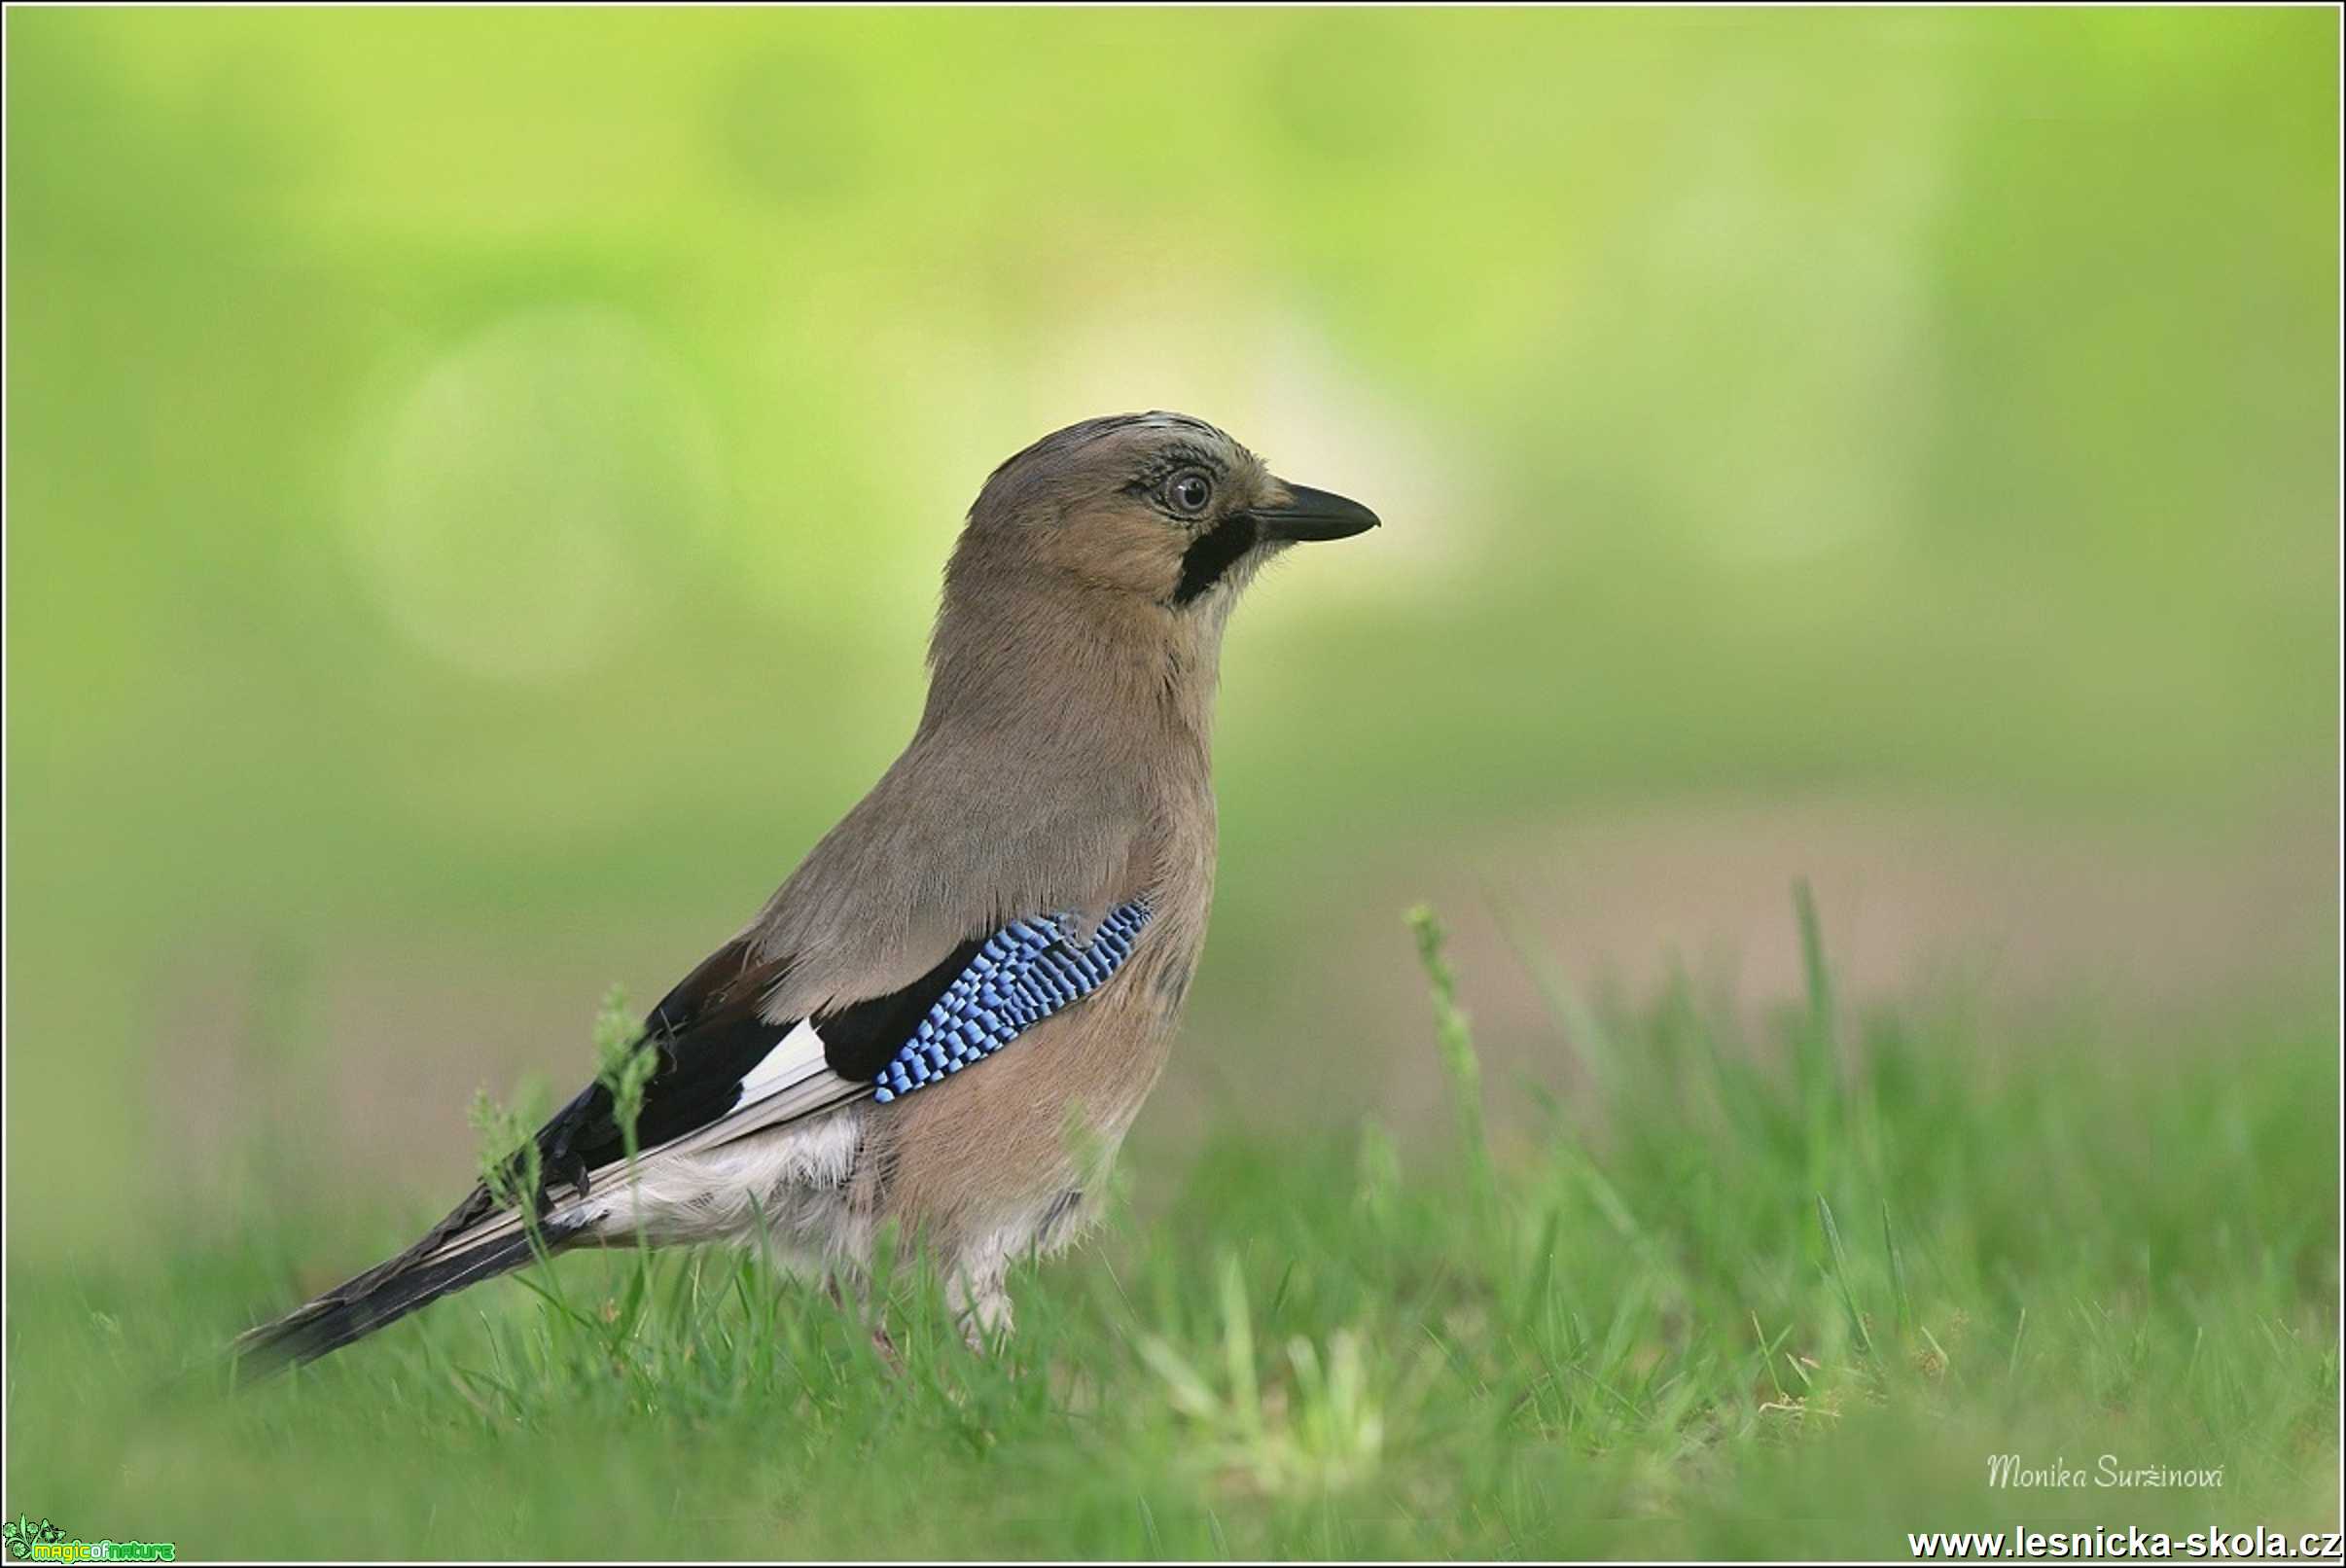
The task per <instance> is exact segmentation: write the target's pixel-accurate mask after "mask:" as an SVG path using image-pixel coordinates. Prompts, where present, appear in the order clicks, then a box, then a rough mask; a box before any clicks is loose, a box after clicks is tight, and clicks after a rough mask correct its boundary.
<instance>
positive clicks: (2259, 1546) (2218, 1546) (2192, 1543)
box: [1906, 1525, 2346, 1562]
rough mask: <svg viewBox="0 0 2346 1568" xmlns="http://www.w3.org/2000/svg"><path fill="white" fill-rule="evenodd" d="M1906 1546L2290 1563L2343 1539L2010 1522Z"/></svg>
mask: <svg viewBox="0 0 2346 1568" xmlns="http://www.w3.org/2000/svg"><path fill="white" fill-rule="evenodd" d="M1906 1550H1907V1551H1908V1552H1910V1553H1911V1554H1912V1555H1914V1556H1915V1557H1917V1558H1920V1559H1923V1560H1925V1561H1931V1560H1945V1561H1966V1560H1970V1561H1977V1560H1978V1559H1980V1558H1983V1557H2002V1558H2008V1559H2010V1560H2013V1561H2027V1560H2030V1559H2032V1558H2066V1559H2069V1560H2071V1561H2093V1560H2096V1559H2110V1558H2118V1557H2144V1558H2149V1559H2152V1560H2156V1559H2159V1558H2175V1557H2181V1558H2185V1559H2187V1560H2193V1561H2199V1562H2239V1561H2264V1562H2271V1561H2275V1560H2288V1561H2294V1560H2298V1559H2301V1558H2312V1559H2314V1560H2316V1561H2318V1560H2320V1559H2322V1558H2324V1557H2337V1556H2339V1555H2340V1554H2341V1551H2342V1550H2346V1538H2342V1537H2341V1535H2340V1533H2339V1532H2338V1531H2335V1530H2328V1531H2302V1532H2299V1533H2297V1534H2291V1533H2290V1532H2288V1531H2286V1530H2275V1529H2272V1528H2270V1527H2269V1526H2264V1525H2259V1526H2257V1528H2256V1529H2253V1530H2223V1529H2217V1528H2215V1527H2212V1526H2211V1527H2210V1528H2208V1529H2205V1530H2193V1531H2190V1532H2189V1533H2188V1534H2185V1535H2170V1534H2168V1533H2167V1532H2166V1531H2164V1530H2143V1529H2137V1528H2133V1527H2129V1528H2127V1529H2123V1530H2032V1529H2029V1528H2028V1527H2027V1526H2026V1525H2014V1526H2013V1527H2012V1528H2010V1529H2008V1530H1928V1531H1909V1532H1907V1535H1906Z"/></svg>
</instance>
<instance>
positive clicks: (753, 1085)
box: [735, 1018, 829, 1110]
mask: <svg viewBox="0 0 2346 1568" xmlns="http://www.w3.org/2000/svg"><path fill="white" fill-rule="evenodd" d="M828 1065H829V1064H828V1063H826V1062H825V1061H824V1059H823V1037H822V1036H821V1035H819V1034H817V1033H815V1026H814V1020H813V1019H812V1018H801V1019H800V1020H799V1026H798V1027H797V1028H795V1029H793V1030H791V1032H790V1033H788V1034H786V1035H784V1036H783V1037H782V1038H781V1039H780V1040H777V1041H775V1042H774V1049H773V1050H771V1051H767V1052H766V1053H765V1056H764V1059H763V1060H761V1061H760V1062H759V1063H758V1065H757V1066H755V1067H753V1068H751V1069H750V1070H749V1075H748V1076H747V1077H745V1078H743V1079H742V1080H741V1101H740V1104H741V1105H752V1104H755V1103H756V1102H758V1101H759V1100H762V1099H764V1098H765V1097H766V1096H767V1095H769V1094H773V1093H776V1092H778V1091H780V1090H782V1089H786V1088H788V1087H790V1086H791V1085H793V1084H796V1083H799V1082H800V1081H801V1080H802V1079H804V1078H805V1077H806V1076H807V1075H808V1074H809V1073H811V1072H813V1071H814V1070H815V1069H816V1068H818V1067H824V1066H828ZM735 1109H736V1110H738V1109H739V1106H736V1107H735Z"/></svg>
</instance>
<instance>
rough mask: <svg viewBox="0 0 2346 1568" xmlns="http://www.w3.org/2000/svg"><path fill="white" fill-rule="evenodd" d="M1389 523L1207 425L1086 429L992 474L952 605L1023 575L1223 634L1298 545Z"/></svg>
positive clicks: (1155, 418)
mask: <svg viewBox="0 0 2346 1568" xmlns="http://www.w3.org/2000/svg"><path fill="white" fill-rule="evenodd" d="M1376 525H1377V518H1376V514H1374V513H1373V512H1370V511H1369V509H1368V508H1367V507H1364V506H1362V505H1361V504H1360V503H1359V502H1357V501H1347V500H1346V499H1344V498H1343V497H1342V496H1340V495H1331V494H1330V493H1328V492H1327V491H1325V490H1315V489H1313V488H1311V487H1310V486H1309V485H1305V484H1297V483H1294V482H1292V481H1287V480H1283V479H1280V478H1279V477H1278V476H1276V475H1274V474H1272V473H1271V472H1270V470H1269V469H1267V468H1265V467H1264V466H1263V464H1262V459H1261V458H1259V457H1257V456H1256V455H1255V454H1254V453H1253V452H1250V451H1248V450H1247V449H1246V448H1245V447H1244V446H1241V445H1238V444H1237V443H1236V442H1234V441H1232V440H1231V439H1230V438H1229V437H1227V436H1226V435H1224V434H1223V433H1222V432H1221V431H1219V430H1217V429H1215V428H1214V427H1213V426H1212V425H1209V424H1207V423H1205V422H1204V421H1203V420H1200V419H1191V418H1190V417H1188V416H1187V415H1185V414H1178V413H1137V414H1119V415H1115V416H1113V417H1109V418H1104V419H1087V420H1085V421H1084V423H1082V424H1080V425H1070V426H1068V427H1067V428H1066V429H1065V430H1060V431H1056V432H1054V433H1052V434H1050V435H1049V436H1046V437H1044V438H1043V439H1042V440H1041V441H1039V442H1036V443H1035V444H1034V445H1032V446H1029V447H1027V448H1026V450H1024V451H1022V452H1020V453H1018V455H1017V456H1015V457H1013V458H1012V459H1011V460H1010V461H1009V462H1007V463H1004V464H1003V465H1002V466H1001V467H1000V468H998V469H996V470H995V471H994V474H993V477H992V478H991V479H989V480H987V481H986V483H985V488H984V490H983V491H982V492H980V493H979V495H978V497H977V505H976V506H975V507H973V508H971V509H970V520H969V526H968V527H967V528H966V529H965V530H964V531H963V533H962V537H961V543H960V546H959V547H958V548H957V549H956V550H955V552H954V556H953V564H952V567H951V569H950V571H949V572H948V574H947V579H946V598H947V600H948V607H949V604H950V601H951V600H952V599H953V598H954V596H955V595H956V594H957V593H959V592H965V591H966V592H977V593H982V592H984V591H985V590H986V588H987V586H988V585H989V584H991V583H994V582H998V581H1000V580H1001V579H1002V578H1004V577H1016V578H1018V579H1022V580H1024V581H1025V582H1027V583H1029V584H1033V585H1035V586H1038V587H1043V588H1062V589H1064V590H1065V591H1066V592H1067V593H1069V594H1082V595H1084V596H1109V597H1111V598H1113V599H1115V600H1118V601H1120V602H1121V603H1122V604H1124V605H1126V606H1128V607H1134V608H1137V607H1140V606H1150V607H1154V608H1155V609H1156V610H1160V611H1162V612H1164V613H1166V614H1168V615H1171V616H1174V617H1176V618H1180V619H1182V620H1201V621H1211V622H1214V623H1219V621H1220V619H1221V617H1222V616H1223V615H1225V614H1226V612H1227V610H1228V608H1229V604H1230V601H1231V600H1232V599H1234V598H1235V597H1236V596H1237V594H1238V591H1239V590H1240V589H1241V588H1244V587H1245V586H1246V584H1247V583H1248V581H1249V580H1250V579H1252V578H1253V576H1254V575H1255V572H1256V571H1257V570H1258V569H1259V568H1260V567H1261V566H1262V563H1263V562H1264V561H1265V560H1267V559H1269V558H1270V557H1271V556H1272V555H1274V554H1277V553H1278V552H1281V551H1283V550H1285V549H1287V548H1288V547H1289V546H1290V545H1296V544H1302V543H1306V542H1310V541H1315V540H1326V539H1343V538H1347V537H1349V536H1351V535H1353V534H1357V533H1363V532H1366V531H1367V530H1368V529H1370V528H1373V527H1375V526H1376Z"/></svg>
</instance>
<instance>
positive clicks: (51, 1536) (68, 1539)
mask: <svg viewBox="0 0 2346 1568" xmlns="http://www.w3.org/2000/svg"><path fill="white" fill-rule="evenodd" d="M0 1546H4V1547H6V1548H7V1550H8V1555H9V1557H10V1558H11V1560H13V1561H17V1562H176V1561H177V1560H178V1558H179V1548H178V1547H176V1546H174V1545H173V1544H172V1543H171V1542H168V1541H85V1540H83V1539H82V1538H81V1537H79V1536H75V1535H68V1534H67V1533H66V1532H65V1531H64V1529H63V1528H61V1527H60V1526H58V1525H55V1524H52V1523H51V1522H50V1521H49V1520H48V1519H46V1518H44V1519H40V1520H38V1521H36V1520H34V1519H32V1518H31V1517H29V1516H27V1515H22V1514H19V1515H17V1516H16V1517H15V1518H13V1519H9V1520H6V1521H5V1522H0Z"/></svg>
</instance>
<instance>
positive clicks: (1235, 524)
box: [1173, 512, 1262, 605]
mask: <svg viewBox="0 0 2346 1568" xmlns="http://www.w3.org/2000/svg"><path fill="white" fill-rule="evenodd" d="M1261 536H1262V528H1261V527H1260V526H1259V525H1258V524H1257V523H1256V521H1255V519H1254V518H1252V517H1248V516H1247V515H1246V514H1245V513H1243V512H1241V513H1239V514H1238V515H1237V516H1236V517H1225V518H1224V519H1223V520H1222V521H1220V522H1218V523H1216V524H1215V525H1214V526H1213V527H1211V528H1208V529H1207V530H1206V531H1205V532H1204V533H1201V534H1199V535H1198V536H1197V537H1196V538H1195V539H1193V540H1191V541H1190V548H1189V549H1188V550H1185V551H1183V552H1181V582H1180V584H1179V585H1178V586H1176V587H1175V588H1174V589H1173V602H1174V603H1175V604H1177V605H1179V604H1187V603H1189V602H1190V601H1191V599H1194V598H1195V597H1197V596H1198V595H1199V594H1200V593H1203V592H1205V591H1206V590H1207V589H1209V588H1212V587H1213V586H1214V585H1215V584H1217V583H1219V582H1221V581H1222V574H1223V573H1225V572H1226V571H1228V570H1229V569H1230V566H1231V563H1232V562H1234V561H1236V560H1237V559H1238V557H1239V556H1241V555H1243V554H1245V553H1246V552H1248V551H1250V550H1252V549H1254V548H1255V541H1256V540H1257V539H1259V538H1260V537H1261Z"/></svg>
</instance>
